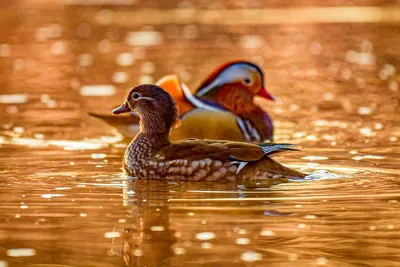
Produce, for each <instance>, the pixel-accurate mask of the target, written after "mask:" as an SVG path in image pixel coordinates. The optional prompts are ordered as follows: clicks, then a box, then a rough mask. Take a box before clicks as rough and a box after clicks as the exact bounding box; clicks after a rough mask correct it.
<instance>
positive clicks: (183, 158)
mask: <svg viewBox="0 0 400 267" xmlns="http://www.w3.org/2000/svg"><path fill="white" fill-rule="evenodd" d="M132 111H133V112H136V113H138V114H139V116H140V131H139V133H138V134H137V135H136V137H135V138H134V139H133V141H132V142H131V143H130V144H129V146H128V148H127V149H126V151H125V156H124V159H123V168H124V170H125V172H126V173H127V174H129V175H131V176H135V177H137V178H139V179H174V180H175V179H178V180H219V179H227V180H235V179H254V178H255V177H257V178H258V177H261V178H269V177H272V176H273V175H276V174H280V175H285V176H289V177H303V175H302V174H301V173H299V172H297V171H295V170H291V169H288V168H286V167H284V166H282V165H280V164H279V163H277V162H275V161H273V160H272V159H271V158H269V157H268V155H270V154H274V153H277V152H280V151H286V150H293V149H291V148H289V147H288V146H291V145H290V144H271V143H268V144H265V143H264V144H263V143H260V144H253V143H244V142H234V141H224V140H200V139H184V140H179V141H176V142H171V141H170V132H171V130H172V129H173V128H175V127H177V126H178V125H179V123H180V119H179V112H178V108H177V105H176V103H175V101H174V99H173V98H172V97H171V95H170V94H169V93H168V92H166V91H165V90H164V89H162V88H161V87H159V86H157V85H149V84H147V85H146V84H145V85H139V86H137V87H135V88H133V89H132V90H131V91H130V93H129V95H128V97H127V99H126V102H125V103H124V104H122V105H121V106H120V107H118V108H116V109H115V110H114V111H113V113H114V114H121V113H128V112H132ZM258 166H260V169H261V170H262V173H256V172H255V170H257V169H258Z"/></svg>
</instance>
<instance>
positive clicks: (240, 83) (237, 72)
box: [196, 61, 275, 100]
mask: <svg viewBox="0 0 400 267" xmlns="http://www.w3.org/2000/svg"><path fill="white" fill-rule="evenodd" d="M229 86H231V88H232V89H234V88H238V87H240V88H243V89H245V90H246V91H247V92H248V93H249V94H250V95H251V96H260V97H262V98H265V99H269V100H275V98H274V97H273V96H272V95H271V94H270V93H269V92H268V91H267V90H266V89H265V87H264V73H263V71H262V69H261V68H260V67H259V66H257V65H256V64H254V63H251V62H248V61H233V62H229V63H226V64H224V65H222V66H220V67H219V68H217V69H216V70H215V71H214V72H212V74H211V75H210V76H209V77H208V78H207V79H206V80H205V81H204V82H203V83H202V84H201V85H200V86H199V88H198V89H197V91H196V94H197V95H198V96H203V97H208V98H215V97H216V96H217V95H218V93H219V91H220V89H221V88H222V87H224V88H227V87H229Z"/></svg>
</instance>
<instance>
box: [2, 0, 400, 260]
mask: <svg viewBox="0 0 400 267" xmlns="http://www.w3.org/2000/svg"><path fill="white" fill-rule="evenodd" d="M44 2H46V1H44ZM90 2H91V3H93V4H95V2H96V1H90ZM103 2H104V1H103ZM111 2H112V1H111ZM111 2H110V3H111ZM119 2H120V3H122V2H124V3H123V4H126V3H131V2H137V1H119ZM65 3H66V4H67V5H68V8H67V9H62V10H61V9H58V8H57V7H56V6H55V7H48V8H49V10H46V9H43V10H40V9H35V10H34V9H31V10H30V11H25V9H22V8H21V9H18V10H17V11H15V12H21V13H18V14H19V15H20V16H16V18H15V20H14V18H13V19H11V17H10V16H8V14H7V12H9V11H10V10H9V9H7V8H5V9H4V10H3V11H1V12H2V13H4V14H3V15H4V20H5V22H4V24H2V25H3V29H4V32H5V35H6V34H9V33H8V27H15V28H12V30H13V33H11V34H12V35H13V36H12V38H8V37H7V36H4V37H5V39H4V40H2V43H1V44H0V56H1V57H2V60H1V62H0V68H1V70H2V74H1V75H0V82H2V87H1V88H2V90H4V91H1V94H0V108H1V109H2V110H3V112H1V113H0V123H1V128H2V130H1V133H0V134H1V136H0V173H1V175H2V179H1V180H0V196H1V197H3V201H1V204H0V229H1V230H0V240H1V243H2V244H4V246H3V249H0V259H2V261H0V266H10V267H11V266H18V267H19V266H33V265H38V266H39V265H57V266H58V265H60V266H61V265H65V266H70V265H73V266H85V267H87V266H124V265H128V266H164V265H165V266H204V262H208V263H210V265H216V266H217V265H218V266H232V265H235V266H248V265H249V264H252V265H255V266H256V265H257V264H259V265H260V266H261V265H268V266H272V267H274V266H293V265H295V266H315V265H316V266H320V265H321V266H323V265H324V266H396V265H397V264H398V261H399V258H398V255H399V254H400V232H399V231H400V219H399V216H398V214H399V209H400V205H399V203H400V191H399V182H398V181H399V177H400V171H399V166H400V160H399V158H400V155H399V152H398V147H399V137H400V128H399V126H398V125H399V118H398V116H397V114H398V113H399V95H398V93H399V91H398V82H399V80H398V70H399V68H400V66H399V62H398V53H399V52H398V51H399V47H398V46H397V44H398V43H399V40H398V39H399V36H398V34H396V33H397V25H391V24H388V25H384V26H382V25H378V24H373V23H371V24H363V25H359V24H346V23H344V24H306V25H302V24H297V23H299V22H301V21H303V20H304V19H309V20H312V21H315V20H324V21H327V20H328V19H330V18H337V19H338V20H340V19H342V20H343V19H346V18H347V19H349V18H352V16H350V15H351V14H353V15H354V14H356V16H355V18H356V19H357V20H360V21H368V20H369V19H376V17H374V16H372V15H373V14H372V13H368V12H370V11H371V10H372V11H373V10H379V12H383V13H382V14H391V12H392V11H391V10H390V8H382V9H380V8H379V9H375V8H372V9H368V8H358V7H349V8H345V9H340V10H341V11H343V10H347V11H348V12H350V13H347V14H350V15H349V16H348V17H346V16H342V14H341V13H340V12H339V13H338V12H337V11H338V10H335V9H331V8H329V7H327V8H325V9H319V11H320V12H326V13H325V14H328V15H329V16H331V17H328V16H325V17H324V16H318V17H316V16H315V15H313V16H306V15H304V13H303V11H304V10H302V9H301V8H299V7H296V8H294V9H291V10H289V11H291V12H293V13H292V14H295V15H296V16H297V17H293V20H292V21H291V22H292V24H291V25H287V24H276V23H277V22H279V20H281V19H283V18H285V20H287V18H288V16H287V11H288V10H276V12H277V13H275V14H276V17H273V16H260V17H258V16H255V14H259V13H258V12H261V11H260V10H261V9H258V8H251V9H247V10H244V11H237V10H236V11H235V9H230V8H227V9H223V10H219V9H218V8H220V7H217V9H215V10H214V8H211V9H209V10H208V9H205V10H203V11H201V12H203V13H196V12H197V11H196V10H195V9H190V6H193V5H196V4H195V3H189V2H187V3H186V2H185V3H183V2H182V3H179V5H182V6H187V5H189V9H187V10H184V11H187V12H182V10H180V9H179V10H178V9H172V11H168V12H165V11H166V10H163V9H162V8H161V7H157V8H159V9H156V8H154V9H153V10H152V11H151V12H153V13H152V14H156V15H157V16H156V17H151V16H149V14H150V13H142V14H138V12H140V10H139V11H137V10H136V7H132V8H127V10H121V9H120V8H115V9H114V7H113V6H112V4H115V1H114V2H113V3H111V4H110V6H107V8H104V7H99V8H97V7H93V6H90V5H88V6H75V5H81V3H80V2H79V1H67V2H65ZM165 3H166V2H165ZM165 3H163V4H165ZM136 4H138V5H141V3H139V2H137V3H136ZM207 8H208V7H207ZM233 8H236V7H235V6H233ZM50 10H51V12H50ZM271 10H272V9H269V12H271ZM340 10H339V11H340ZM393 10H394V11H395V9H393ZM306 11H307V12H310V9H307V10H306ZM332 11H336V13H335V12H332ZM355 11H359V12H361V13H353V12H355ZM52 12H54V13H52ZM149 12H150V11H149ZM237 12H239V14H244V16H245V17H246V18H247V19H248V20H247V22H246V21H244V20H239V19H238V17H237V14H238V13H237ZM246 12H247V13H246ZM285 12H286V13H285ZM363 12H364V13H363ZM385 12H386V13H385ZM176 13H179V14H180V16H171V14H172V15H174V14H176ZM217 13H218V14H217ZM245 13H246V14H245ZM284 13H285V14H284ZM134 14H138V17H135V16H133V15H134ZM179 14H178V15H179ZM195 14H203V15H202V16H194V15H195ZM223 14H225V15H226V16H227V17H226V18H225V20H224V21H223V23H221V24H217V25H216V24H215V23H218V21H221V20H222V19H223V16H222V15H223ZM320 14H322V13H320ZM357 14H358V15H357ZM360 14H361V15H362V14H364V15H365V14H367V15H366V16H365V17H362V16H360ZM368 14H369V15H368ZM66 15H67V17H69V16H70V15H71V18H70V19H66ZM139 15H140V16H139ZM300 15H301V16H300ZM213 16H214V17H213ZM61 18H62V19H61ZM127 18H128V19H127ZM391 18H392V19H394V20H395V19H396V18H395V17H391ZM142 19H143V21H142ZM165 19H169V20H172V21H177V22H179V23H177V24H173V25H163V24H157V23H161V22H162V21H163V20H165ZM382 19H387V20H389V19H390V17H389V16H386V17H385V18H382ZM197 20H199V21H200V22H202V23H197ZM207 20H208V23H209V24H204V21H207ZM255 20H257V23H254V25H253V24H252V23H251V22H252V21H255ZM146 21H151V22H154V25H152V26H143V23H144V22H146ZM182 21H184V22H185V23H184V24H182V25H181V24H180V23H182ZM210 21H211V22H210ZM235 22H237V23H235ZM149 24H152V23H149ZM4 25H9V26H7V27H5V26H4ZM13 25H14V26H13ZM138 25H139V26H138ZM249 27H251V28H249ZM321 33H323V34H321ZM238 58H245V59H249V60H252V61H254V62H255V63H257V64H259V65H260V66H261V67H263V69H264V72H265V75H266V86H267V87H268V88H269V89H270V90H271V92H273V93H274V95H276V96H277V97H278V100H277V101H276V103H265V102H262V100H260V101H258V100H256V101H257V103H261V104H260V105H262V107H264V108H265V109H266V110H267V111H268V113H269V114H270V116H271V117H272V118H273V120H274V126H275V128H276V140H277V141H279V142H292V143H295V144H297V145H298V147H299V148H300V150H301V151H300V152H296V153H287V154H284V155H277V156H276V157H275V158H276V159H277V160H278V161H280V162H282V163H284V164H286V165H288V166H290V167H293V168H296V169H299V170H302V171H304V172H306V173H307V174H308V176H307V177H306V179H305V180H299V179H292V180H290V181H289V182H288V183H279V182H276V183H271V182H265V181H264V182H246V181H244V182H220V183H212V182H199V183H192V182H180V181H168V182H166V181H140V180H136V179H134V178H132V177H126V176H124V175H122V174H121V169H120V168H121V159H122V155H123V151H124V149H125V147H126V143H125V141H123V140H122V137H121V136H120V135H115V132H113V131H112V130H110V129H109V128H107V126H105V125H104V124H102V123H101V122H99V121H96V120H93V119H91V118H88V117H87V115H86V113H87V112H88V111H104V112H107V113H110V112H111V110H112V108H113V107H114V106H115V105H118V104H120V102H121V99H123V97H124V96H125V94H126V90H127V89H129V88H130V87H131V86H132V85H134V84H137V83H138V82H140V83H149V82H153V81H154V80H156V79H158V78H160V77H161V76H162V75H165V74H169V73H172V72H177V73H178V74H179V75H180V76H181V78H182V80H183V81H184V82H185V83H186V82H187V83H188V85H190V88H192V89H194V88H196V86H197V85H198V84H199V83H200V81H201V80H202V79H204V77H205V75H207V73H209V72H210V71H211V70H212V69H213V68H214V67H216V66H218V65H219V64H221V63H222V62H225V61H227V60H233V59H238ZM205 59H207V60H205ZM257 266H258V265H257Z"/></svg>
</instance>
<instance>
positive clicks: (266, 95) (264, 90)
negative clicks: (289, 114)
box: [257, 88, 275, 101]
mask: <svg viewBox="0 0 400 267" xmlns="http://www.w3.org/2000/svg"><path fill="white" fill-rule="evenodd" d="M257 95H258V96H261V97H263V98H266V99H269V100H272V101H275V97H274V96H273V95H271V94H270V93H268V91H267V90H266V89H265V88H261V90H260V92H259V93H258V94H257Z"/></svg>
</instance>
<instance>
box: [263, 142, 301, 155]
mask: <svg viewBox="0 0 400 267" xmlns="http://www.w3.org/2000/svg"><path fill="white" fill-rule="evenodd" d="M259 146H260V147H261V149H262V150H263V152H264V155H271V154H276V153H279V152H283V151H299V150H298V149H295V148H290V146H294V145H293V144H283V143H282V144H271V143H266V144H259Z"/></svg>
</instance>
